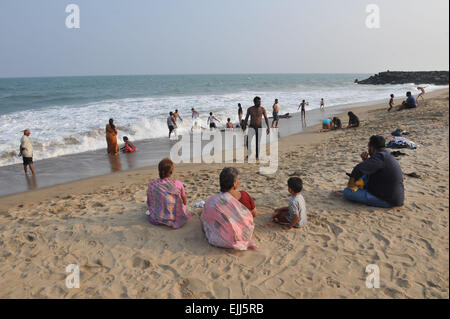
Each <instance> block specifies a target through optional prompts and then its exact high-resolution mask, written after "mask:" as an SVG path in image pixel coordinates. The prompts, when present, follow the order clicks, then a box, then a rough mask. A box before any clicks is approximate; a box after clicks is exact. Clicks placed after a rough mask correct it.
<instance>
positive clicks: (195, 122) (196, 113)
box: [191, 108, 200, 131]
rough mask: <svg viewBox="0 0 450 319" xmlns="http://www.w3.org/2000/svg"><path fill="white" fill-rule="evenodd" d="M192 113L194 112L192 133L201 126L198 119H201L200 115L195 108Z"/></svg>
mask: <svg viewBox="0 0 450 319" xmlns="http://www.w3.org/2000/svg"><path fill="white" fill-rule="evenodd" d="M191 111H192V128H191V131H192V130H193V129H194V128H196V127H198V126H199V124H198V119H199V117H200V114H199V113H198V112H197V111H196V110H195V109H194V108H192V109H191Z"/></svg>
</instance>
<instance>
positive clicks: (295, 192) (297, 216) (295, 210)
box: [272, 177, 307, 230]
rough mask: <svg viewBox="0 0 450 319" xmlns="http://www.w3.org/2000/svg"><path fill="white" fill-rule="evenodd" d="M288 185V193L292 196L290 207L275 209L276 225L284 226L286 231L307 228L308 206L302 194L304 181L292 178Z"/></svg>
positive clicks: (273, 215)
mask: <svg viewBox="0 0 450 319" xmlns="http://www.w3.org/2000/svg"><path fill="white" fill-rule="evenodd" d="M287 184H288V185H287V186H288V192H289V194H291V199H290V200H289V206H287V207H280V208H277V209H275V212H274V213H273V214H272V219H273V221H274V222H275V223H278V224H281V225H284V226H283V229H284V230H289V229H291V228H293V227H294V228H300V227H305V226H306V223H307V216H306V204H305V199H304V198H303V196H302V194H301V191H302V189H303V181H302V179H301V178H300V177H291V178H289V179H288V182H287Z"/></svg>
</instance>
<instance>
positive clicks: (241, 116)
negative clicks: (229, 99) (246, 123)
mask: <svg viewBox="0 0 450 319" xmlns="http://www.w3.org/2000/svg"><path fill="white" fill-rule="evenodd" d="M243 117H244V111H243V110H242V105H241V103H238V118H239V123H241V122H242V118H243Z"/></svg>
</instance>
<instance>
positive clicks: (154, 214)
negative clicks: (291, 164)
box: [147, 158, 306, 250]
mask: <svg viewBox="0 0 450 319" xmlns="http://www.w3.org/2000/svg"><path fill="white" fill-rule="evenodd" d="M158 170H159V176H160V178H159V179H157V180H153V181H151V182H150V183H149V185H148V192H147V205H148V211H147V215H148V220H149V221H150V223H152V224H154V225H166V226H169V227H172V228H175V229H177V228H180V227H182V226H183V225H184V224H185V223H186V222H187V221H188V220H189V219H190V218H191V215H190V214H186V193H185V191H184V186H183V184H182V183H181V182H180V181H178V180H173V179H171V178H170V177H171V175H172V173H173V170H174V164H173V162H172V161H171V160H170V159H168V158H166V159H163V160H162V161H161V162H160V163H159V165H158ZM219 178H220V193H218V194H216V195H213V196H211V197H210V198H208V199H207V200H206V202H205V205H204V207H203V211H202V214H201V217H200V218H201V221H202V224H203V230H204V232H205V235H206V237H207V239H208V242H209V243H210V244H211V245H213V246H217V247H223V248H233V249H236V250H247V249H251V248H256V245H255V244H254V243H253V242H252V240H251V238H252V236H253V231H254V229H255V224H254V222H253V218H254V217H256V216H257V215H258V213H257V209H256V206H255V203H254V201H253V199H252V197H251V196H250V195H249V194H248V193H247V192H245V191H238V190H237V189H238V185H239V172H238V170H237V169H236V168H233V167H226V168H224V169H223V170H222V172H221V173H220V177H219ZM288 190H289V192H290V193H291V195H293V197H292V198H291V202H290V203H289V207H283V208H279V209H277V210H275V214H274V215H273V219H274V222H278V223H280V224H283V225H284V227H283V228H284V229H290V228H292V227H295V228H298V227H304V226H305V225H306V208H305V203H304V200H303V197H302V196H301V195H300V191H301V190H302V182H301V179H300V178H298V177H296V178H294V177H293V178H290V179H289V181H288Z"/></svg>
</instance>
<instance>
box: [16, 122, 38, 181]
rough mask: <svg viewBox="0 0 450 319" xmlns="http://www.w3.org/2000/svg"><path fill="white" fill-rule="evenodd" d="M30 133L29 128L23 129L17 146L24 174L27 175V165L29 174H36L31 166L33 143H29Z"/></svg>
mask: <svg viewBox="0 0 450 319" xmlns="http://www.w3.org/2000/svg"><path fill="white" fill-rule="evenodd" d="M30 134H31V132H30V130H29V129H26V130H24V131H23V136H22V138H21V139H20V148H19V156H22V161H23V170H24V171H25V175H26V176H28V166H30V170H31V174H33V175H36V174H35V172H34V166H33V145H31V141H30Z"/></svg>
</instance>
